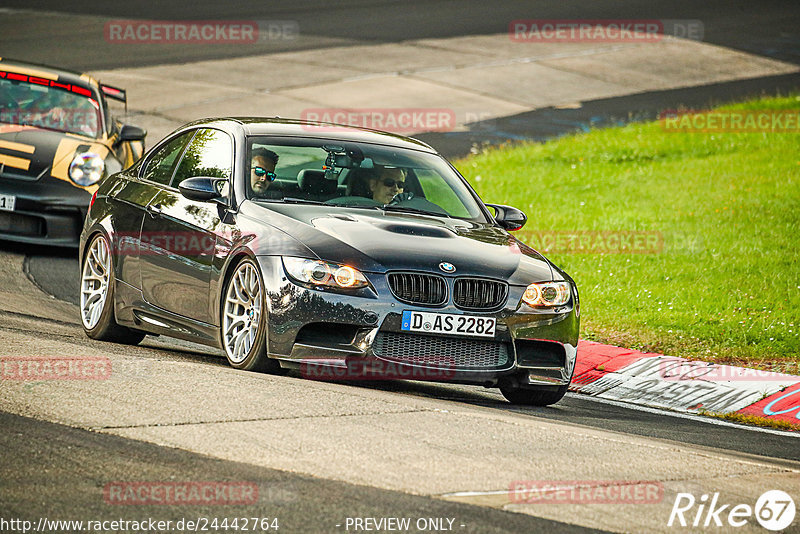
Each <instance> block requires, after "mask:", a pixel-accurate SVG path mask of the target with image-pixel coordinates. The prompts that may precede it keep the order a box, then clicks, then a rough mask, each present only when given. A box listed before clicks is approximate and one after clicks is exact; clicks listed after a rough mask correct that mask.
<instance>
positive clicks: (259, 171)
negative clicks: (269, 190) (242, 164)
mask: <svg viewBox="0 0 800 534" xmlns="http://www.w3.org/2000/svg"><path fill="white" fill-rule="evenodd" d="M253 172H254V173H255V174H256V176H258V177H259V178H263V177H264V176H266V177H267V181H268V182H274V181H275V178H277V177H278V175H277V174H275V173H274V172H272V171H268V170H267V169H265V168H264V167H253Z"/></svg>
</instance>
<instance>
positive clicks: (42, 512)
mask: <svg viewBox="0 0 800 534" xmlns="http://www.w3.org/2000/svg"><path fill="white" fill-rule="evenodd" d="M0 428H2V429H3V432H1V433H0V449H2V450H3V451H4V453H3V462H2V463H0V494H2V495H3V503H2V511H0V515H2V516H4V517H6V518H8V517H14V518H19V519H24V520H29V521H32V522H33V523H34V524H37V523H38V521H39V519H40V518H47V519H50V520H57V519H60V520H68V519H75V520H90V519H109V518H113V519H123V520H129V521H141V520H142V519H144V518H145V517H149V518H153V519H155V520H159V521H167V520H171V521H173V522H177V521H179V520H181V519H184V518H185V519H190V520H192V519H195V518H200V517H205V518H214V517H216V518H219V519H220V520H222V519H223V518H229V519H231V520H232V519H233V518H237V517H238V518H241V517H247V518H252V517H258V518H270V519H273V518H276V519H278V521H279V522H278V524H279V526H280V530H278V532H335V531H341V530H344V529H343V528H341V527H338V525H344V524H345V521H346V518H348V517H397V516H398V515H401V516H402V515H408V514H413V515H414V516H415V517H426V518H427V517H432V518H454V519H455V521H454V530H456V531H462V532H481V533H484V532H485V533H497V534H500V533H519V532H544V531H547V532H556V533H561V532H564V533H568V532H569V533H572V532H574V533H583V532H586V533H589V532H602V531H599V530H594V529H587V528H583V527H579V526H575V525H567V524H564V523H559V522H557V521H550V520H547V519H540V518H537V517H531V516H526V515H521V514H515V513H512V512H504V511H500V510H495V509H491V508H484V507H480V506H473V505H468V504H461V503H453V502H448V501H443V500H437V499H429V498H427V497H420V496H414V495H408V494H405V493H401V492H397V491H387V490H378V489H375V488H370V487H366V486H359V485H355V484H346V483H343V482H336V481H330V480H323V479H318V478H313V477H309V476H301V475H296V474H292V473H287V472H284V471H278V470H274V469H266V468H263V467H256V466H252V465H248V464H246V463H237V462H226V461H222V460H216V459H213V458H209V457H207V456H203V455H200V454H193V453H190V452H185V451H181V450H177V449H169V448H165V447H159V446H156V445H151V444H148V443H143V442H141V441H135V440H130V439H125V438H120V437H117V436H109V435H105V434H99V433H95V432H89V431H87V430H80V429H76V428H71V427H68V426H63V425H58V424H55V423H48V422H44V421H37V420H35V419H30V418H27V417H20V416H17V415H10V414H5V413H2V412H0ZM21 436H24V437H25V441H27V443H28V446H27V447H25V448H24V449H22V448H21V447H20V446H19V444H20V441H22V440H20V439H19V438H20V437H21ZM131 473H135V476H136V477H137V478H138V479H140V480H152V481H169V480H202V481H230V482H238V481H247V482H248V483H250V484H255V485H257V487H258V488H259V489H258V493H259V495H258V497H259V498H258V500H257V502H256V503H254V504H248V505H236V506H231V505H223V504H220V505H216V506H214V505H192V504H182V505H170V506H150V507H148V508H149V509H148V510H146V511H143V509H142V507H140V506H124V505H115V504H109V503H108V501H106V500H105V499H104V494H103V489H104V487H105V486H106V484H109V482H107V481H109V480H111V481H122V480H128V479H130V477H131ZM33 494H35V495H36V497H35V498H31V495H33ZM460 525H464V526H463V527H460ZM337 527H338V528H337Z"/></svg>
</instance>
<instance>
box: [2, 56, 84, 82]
mask: <svg viewBox="0 0 800 534" xmlns="http://www.w3.org/2000/svg"><path fill="white" fill-rule="evenodd" d="M0 71H6V72H14V73H17V74H26V75H28V76H35V77H40V78H47V79H51V80H54V81H56V82H58V83H61V84H71V85H77V86H78V87H83V88H85V89H95V90H96V89H97V88H98V86H99V82H98V81H97V80H95V79H94V78H92V77H91V76H89V75H88V74H84V73H80V72H75V71H71V70H65V69H59V68H55V67H50V66H48V65H39V64H37V63H28V62H26V61H17V60H15V59H9V58H5V57H2V58H0Z"/></svg>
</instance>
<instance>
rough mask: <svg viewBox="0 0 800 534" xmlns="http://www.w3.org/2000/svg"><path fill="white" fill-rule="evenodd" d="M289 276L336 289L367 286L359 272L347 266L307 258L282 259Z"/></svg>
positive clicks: (367, 283) (365, 279) (300, 280)
mask: <svg viewBox="0 0 800 534" xmlns="http://www.w3.org/2000/svg"><path fill="white" fill-rule="evenodd" d="M283 266H284V267H285V268H286V272H287V273H289V276H291V277H292V278H294V279H295V280H297V281H299V282H304V283H306V284H313V285H315V286H327V287H332V288H336V289H358V288H361V287H366V286H368V285H369V282H367V278H366V277H365V276H364V275H363V274H361V271H359V270H358V269H354V268H352V267H350V266H349V265H342V264H340V263H332V262H329V261H322V260H312V259H308V258H290V257H284V258H283Z"/></svg>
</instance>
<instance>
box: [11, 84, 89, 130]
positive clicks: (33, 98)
mask: <svg viewBox="0 0 800 534" xmlns="http://www.w3.org/2000/svg"><path fill="white" fill-rule="evenodd" d="M36 80H39V78H36ZM42 81H47V80H43V79H42ZM64 85H66V84H64ZM71 87H73V88H74V91H73V90H67V89H64V88H61V87H48V86H45V85H41V84H39V83H30V82H28V81H21V80H9V79H0V122H4V123H8V124H21V125H30V126H38V127H40V128H46V129H48V130H56V131H59V132H68V133H74V134H79V135H86V136H89V137H93V138H98V137H100V133H101V129H100V124H101V123H100V107H99V106H98V104H97V102H96V101H95V100H94V99H93V98H91V97H90V96H88V95H90V94H91V93H90V91H89V90H88V89H84V88H82V87H77V86H74V85H73V86H71ZM78 92H80V93H81V94H79V93H78ZM83 93H86V94H83Z"/></svg>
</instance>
